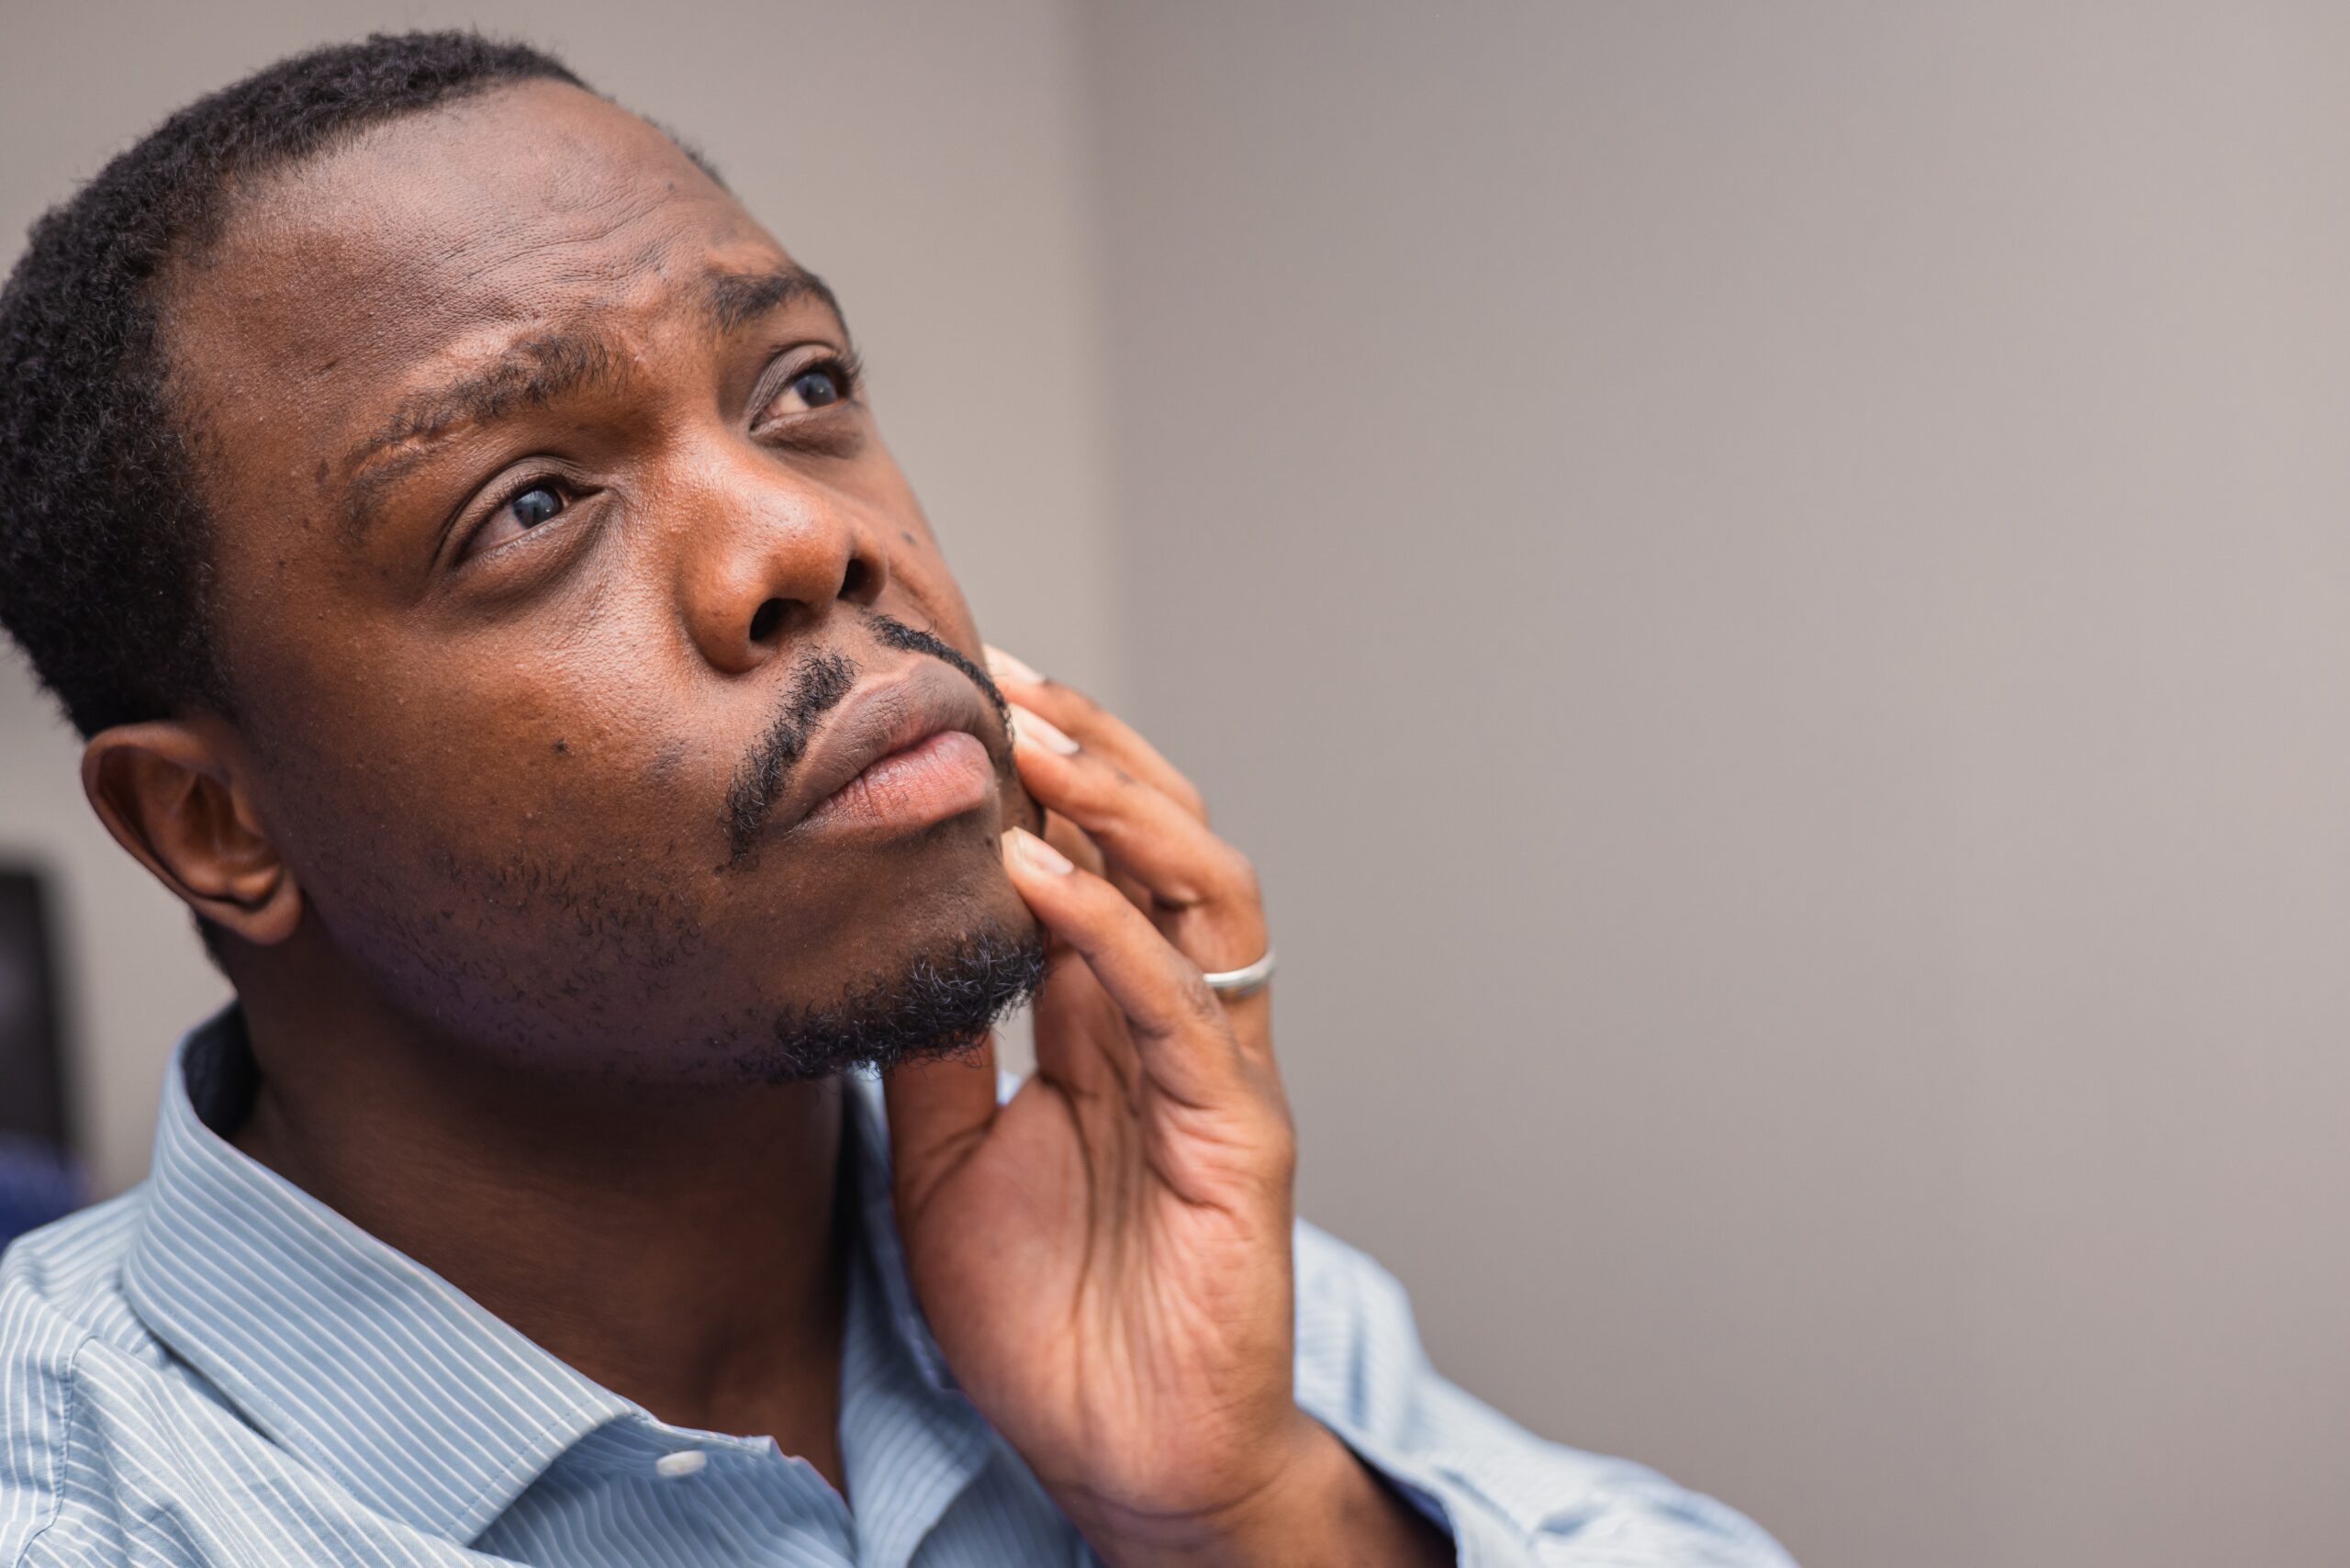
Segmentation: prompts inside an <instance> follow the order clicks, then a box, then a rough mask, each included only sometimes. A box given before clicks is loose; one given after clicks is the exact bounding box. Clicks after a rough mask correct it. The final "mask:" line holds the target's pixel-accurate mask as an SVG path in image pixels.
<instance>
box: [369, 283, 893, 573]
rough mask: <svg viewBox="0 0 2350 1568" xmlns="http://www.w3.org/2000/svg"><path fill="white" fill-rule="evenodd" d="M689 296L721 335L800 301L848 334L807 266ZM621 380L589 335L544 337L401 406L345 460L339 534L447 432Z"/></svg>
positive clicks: (612, 358) (699, 287) (704, 286)
mask: <svg viewBox="0 0 2350 1568" xmlns="http://www.w3.org/2000/svg"><path fill="white" fill-rule="evenodd" d="M694 292H695V294H696V296H697V297H696V299H695V304H696V306H697V307H698V308H699V310H700V314H701V318H702V319H703V321H704V322H705V323H706V324H708V325H709V327H710V328H711V330H713V331H715V332H717V333H719V334H720V335H722V336H727V335H732V334H733V333H734V332H736V331H739V330H742V328H743V327H744V326H745V325H747V324H748V323H750V322H752V321H754V320H756V319H758V318H759V317H761V316H763V315H765V314H767V312H768V311H770V310H774V309H776V308H778V307H780V306H783V305H787V304H790V303H793V302H795V301H798V300H803V299H812V300H814V301H816V302H817V303H819V304H821V305H822V307H823V308H825V309H826V310H828V311H830V312H831V313H832V317H833V319H834V320H835V321H837V322H839V323H840V326H841V330H842V332H843V333H844V334H845V333H846V332H847V330H848V319H847V318H846V317H845V315H843V314H842V312H841V307H840V301H839V300H838V299H837V298H836V297H834V294H833V291H832V289H831V288H830V287H829V286H826V284H825V283H824V280H823V279H822V278H820V277H818V276H817V275H816V274H814V273H811V272H810V271H808V270H807V269H806V268H804V267H800V266H781V267H770V268H765V269H761V270H759V271H755V272H726V271H721V270H718V269H715V268H713V269H711V271H708V272H705V273H704V274H702V275H701V276H700V278H699V279H698V280H696V283H695V286H694ZM628 374H629V372H628V366H627V364H625V363H624V362H623V361H622V360H621V357H620V356H619V355H617V354H615V353H613V352H612V349H611V347H610V344H609V343H607V342H605V341H604V340H603V339H601V338H599V337H597V336H595V335H594V334H593V333H589V332H585V331H579V330H569V331H557V332H543V333H539V334H537V335H534V336H532V337H528V338H523V339H520V340H518V341H516V342H513V343H510V344H509V345H508V346H507V348H506V350H505V352H504V353H500V354H499V355H498V358H497V359H495V360H493V361H491V362H490V363H489V364H485V365H483V366H481V367H480V368H478V369H476V370H471V371H468V372H466V373H465V374H464V375H460V376H458V377H457V378H456V379H454V380H453V381H450V382H447V383H444V384H443V385H442V386H434V387H429V388H427V389H425V390H423V391H420V392H416V393H412V394H410V395H409V396H408V397H406V398H401V399H400V403H399V406H398V407H397V409H394V410H393V411H392V414H391V417H390V418H388V419H387V420H385V421H384V423H383V424H381V425H380V426H378V427H377V428H376V429H375V432H374V433H373V434H371V435H369V436H368V437H367V438H366V439H365V440H364V441H362V442H359V444H358V445H356V446H354V447H353V448H352V450H351V451H350V452H348V453H346V454H344V455H343V459H342V464H341V469H342V472H344V473H346V474H350V475H352V476H353V478H352V481H351V493H350V496H349V498H348V503H347V505H346V506H345V508H344V514H343V522H344V527H345V530H346V532H349V533H351V534H353V535H358V534H362V533H364V532H365V531H366V528H367V524H368V523H369V521H371V520H372V519H373V518H374V516H375V503H376V501H377V499H378V498H380V497H381V496H382V495H383V493H384V492H385V491H386V490H387V489H389V488H390V487H392V486H393V485H395V484H397V482H398V481H399V480H400V479H401V478H403V477H405V476H407V475H408V473H410V472H411V471H413V470H414V469H415V468H416V467H417V466H419V465H420V464H422V463H423V461H424V460H425V458H426V457H428V456H429V455H431V448H432V445H433V443H434V442H438V441H439V440H440V439H441V438H442V437H443V436H445V435H447V434H448V433H449V432H450V431H453V430H456V429H458V428H460V427H462V426H465V425H481V424H490V423H493V422H495V421H496V420H500V419H503V418H504V417H506V416H507V415H509V414H510V413H513V412H514V411H516V410H517V409H543V408H546V407H548V406H550V405H552V404H554V403H556V402H559V401H561V400H563V399H564V398H574V397H577V396H579V395H580V394H581V393H584V392H588V391H590V390H595V389H598V388H604V389H610V388H616V387H619V386H622V385H623V384H624V383H625V382H626V381H627V379H628Z"/></svg>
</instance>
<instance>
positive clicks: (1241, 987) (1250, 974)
mask: <svg viewBox="0 0 2350 1568" xmlns="http://www.w3.org/2000/svg"><path fill="white" fill-rule="evenodd" d="M1200 978H1201V979H1202V980H1205V981H1207V982H1208V989H1209V990H1210V991H1214V992H1215V993H1216V994H1217V995H1218V996H1220V997H1222V998H1224V999H1225V1001H1226V1002H1237V1001H1239V1000H1240V999H1241V998H1242V997H1244V996H1254V995H1256V994H1257V993H1258V992H1259V991H1262V990H1264V989H1265V987H1266V985H1267V984H1268V983H1269V982H1270V980H1272V978H1273V950H1272V949H1271V948H1270V947H1268V948H1266V949H1265V956H1264V957H1263V958H1259V959H1258V960H1257V961H1256V962H1255V963H1253V964H1248V965H1245V966H1243V967H1242V968H1240V969H1219V970H1217V971H1216V972H1215V973H1214V974H1212V975H1202V976H1201V977H1200Z"/></svg>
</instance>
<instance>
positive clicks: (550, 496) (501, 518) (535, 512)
mask: <svg viewBox="0 0 2350 1568" xmlns="http://www.w3.org/2000/svg"><path fill="white" fill-rule="evenodd" d="M573 499H574V497H573V496H572V494H571V493H570V491H569V490H568V489H567V488H565V487H564V486H562V485H560V484H558V483H557V482H556V481H554V479H551V478H544V479H532V480H531V481H530V482H528V483H527V484H525V485H523V486H522V487H521V488H520V489H518V490H514V491H511V492H509V494H508V495H507V497H506V498H505V499H504V500H502V501H500V502H498V505H497V506H496V507H494V508H493V509H491V510H490V513H489V515H488V516H487V517H485V518H483V519H482V521H481V526H480V527H479V528H476V529H475V530H474V532H473V537H472V538H470V539H468V540H466V541H465V546H464V550H463V551H462V552H460V554H459V556H458V558H459V559H460V560H464V559H467V558H470V557H472V556H475V555H478V554H481V553H482V552H483V551H485V550H494V549H496V548H497V547H498V545H500V544H504V543H508V542H509V541H511V540H514V539H518V538H520V537H521V536H522V535H523V534H525V533H528V532H530V531H531V530H532V529H534V528H536V527H538V526H539V525H540V524H541V523H543V522H546V521H549V520H551V519H553V518H555V517H559V516H561V515H562V514H563V513H564V512H565V511H566V510H569V508H570V506H571V503H572V501H573Z"/></svg>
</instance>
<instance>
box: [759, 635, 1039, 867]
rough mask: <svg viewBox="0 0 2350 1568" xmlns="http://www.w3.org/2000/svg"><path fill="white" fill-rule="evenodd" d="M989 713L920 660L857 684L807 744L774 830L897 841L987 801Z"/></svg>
mask: <svg viewBox="0 0 2350 1568" xmlns="http://www.w3.org/2000/svg"><path fill="white" fill-rule="evenodd" d="M988 717H989V708H988V704H987V700H986V699H985V698H984V697H983V696H982V695H981V694H980V692H979V689H978V688H977V687H975V686H973V685H972V684H971V683H970V682H969V681H968V680H966V679H965V678H963V677H962V676H961V675H960V674H959V673H958V672H957V671H956V670H954V669H952V668H950V667H948V666H946V665H944V664H941V663H939V662H937V661H935V660H933V659H928V658H917V659H915V660H914V661H912V663H911V664H909V665H908V666H905V667H904V668H902V669H899V670H894V671H891V672H890V673H889V674H886V675H882V676H878V677H876V678H873V679H871V680H868V681H865V682H863V683H861V684H859V685H858V686H857V687H856V689H854V690H852V691H851V692H850V693H849V695H848V696H847V697H846V698H845V699H844V700H842V702H841V703H840V705H839V706H838V707H837V708H835V709H834V711H833V712H832V715H831V717H830V718H829V719H828V720H827V721H826V722H825V723H824V725H823V727H822V729H820V730H818V731H817V732H816V734H815V736H814V738H813V739H812V740H811V743H810V745H809V747H808V752H807V755H806V756H804V757H803V758H802V759H801V763H800V767H799V768H798V769H797V772H798V775H799V777H798V778H796V779H794V781H793V787H792V790H791V793H790V798H789V800H788V801H786V803H785V808H784V810H783V811H782V812H780V813H778V823H777V824H776V825H777V826H778V828H780V829H782V830H783V831H785V832H787V833H789V834H791V835H792V836H793V837H795V838H806V837H811V836H816V835H820V834H821V835H822V836H824V837H828V838H829V837H841V836H853V837H860V838H864V837H898V836H901V835H903V834H909V833H915V832H919V831H921V830H922V829H923V828H927V827H931V826H933V825H934V824H936V823H942V822H946V821H947V820H949V819H950V818H953V817H957V816H961V815H963V814H964V813H966V812H973V811H977V810H979V809H980V808H981V807H983V806H988V805H990V804H993V803H994V801H995V800H996V790H997V784H998V773H997V767H996V758H995V757H994V756H993V755H992V754H991V753H990V750H989V748H988V745H987V742H986V741H985V740H984V739H982V738H981V737H982V736H983V735H984V734H985V733H986V731H987V726H988Z"/></svg>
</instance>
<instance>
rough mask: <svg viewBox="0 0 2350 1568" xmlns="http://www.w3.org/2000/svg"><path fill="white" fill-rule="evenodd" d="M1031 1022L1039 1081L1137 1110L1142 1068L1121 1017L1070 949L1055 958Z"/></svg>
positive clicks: (1080, 960)
mask: <svg viewBox="0 0 2350 1568" xmlns="http://www.w3.org/2000/svg"><path fill="white" fill-rule="evenodd" d="M1030 1022H1031V1024H1032V1025H1033V1026H1034V1030H1035V1043H1036V1071H1037V1074H1038V1075H1039V1076H1040V1077H1044V1078H1047V1079H1050V1080H1051V1081H1054V1082H1055V1083H1057V1084H1059V1085H1061V1086H1062V1087H1063V1088H1064V1089H1066V1090H1068V1091H1069V1093H1070V1094H1071V1095H1072V1096H1073V1097H1075V1098H1078V1099H1084V1098H1087V1097H1091V1096H1095V1095H1100V1096H1103V1097H1106V1098H1109V1099H1112V1100H1114V1101H1115V1102H1116V1103H1118V1104H1119V1105H1120V1106H1122V1107H1124V1108H1125V1110H1127V1111H1129V1112H1132V1111H1136V1110H1139V1109H1140V1108H1141V1102H1140V1101H1139V1100H1138V1099H1137V1098H1136V1088H1137V1086H1138V1084H1139V1083H1140V1081H1141V1079H1142V1064H1141V1062H1140V1061H1139V1060H1138V1059H1137V1058H1136V1055H1135V1044H1134V1041H1133V1039H1132V1038H1130V1037H1129V1036H1128V1035H1127V1033H1126V1025H1125V1016H1124V1015H1123V1014H1120V1013H1119V1011H1118V1004H1117V1003H1116V1002H1113V1001H1111V1000H1110V993H1109V992H1107V991H1103V990H1102V982H1101V981H1100V980H1095V979H1094V978H1093V971H1092V970H1091V969H1087V968H1086V967H1085V960H1084V958H1081V957H1080V955H1079V954H1078V953H1077V952H1076V951H1075V950H1074V949H1071V948H1069V947H1062V948H1060V949H1059V950H1058V951H1057V953H1056V954H1055V956H1054V960H1053V963H1052V967H1051V969H1050V970H1049V971H1048V972H1047V973H1046V977H1045V984H1044V989H1043V990H1041V991H1038V992H1037V995H1036V1005H1035V1012H1034V1013H1033V1014H1032V1015H1031V1018H1030Z"/></svg>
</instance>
